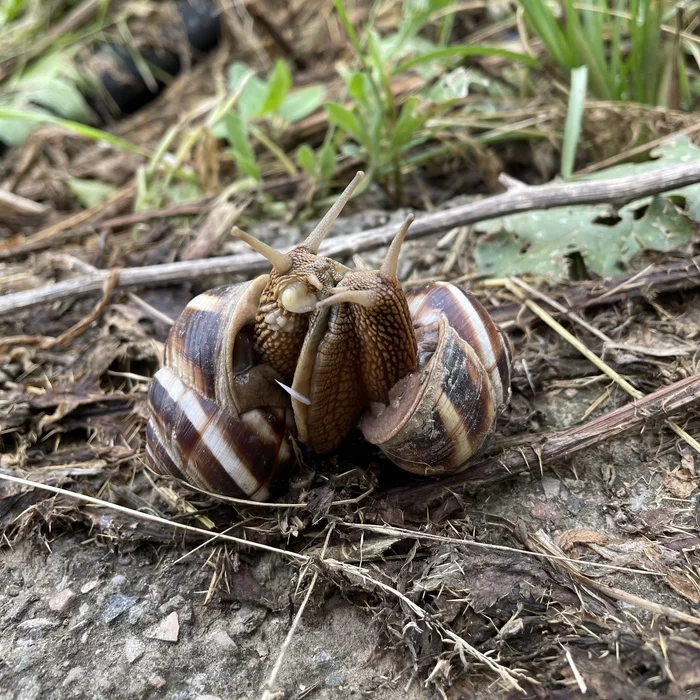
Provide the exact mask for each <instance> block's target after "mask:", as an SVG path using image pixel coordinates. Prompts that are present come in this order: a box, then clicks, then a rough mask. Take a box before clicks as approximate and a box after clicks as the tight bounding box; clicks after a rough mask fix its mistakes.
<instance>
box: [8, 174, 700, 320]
mask: <svg viewBox="0 0 700 700" xmlns="http://www.w3.org/2000/svg"><path fill="white" fill-rule="evenodd" d="M696 182H700V160H698V161H694V162H692V163H683V164H680V165H673V166H670V167H668V168H659V169H658V170H653V171H651V172H647V173H642V174H640V175H634V176H630V177H621V178H616V179H614V180H597V181H595V180H594V181H587V182H571V183H564V184H559V183H557V184H549V185H539V186H536V187H514V188H512V189H510V190H508V191H507V192H504V193H503V194H499V195H496V196H494V197H488V198H486V199H482V200H480V201H478V202H473V203H470V204H465V205H463V206H459V207H453V208H452V209H446V210H445V211H439V212H433V213H430V214H426V215H425V216H422V217H420V218H419V219H417V220H416V221H415V223H414V224H413V226H412V227H411V229H410V230H409V232H408V235H407V238H421V237H423V236H427V235H430V234H433V233H438V232H439V231H444V230H447V229H450V228H454V227H455V226H464V225H466V224H473V223H476V222H477V221H485V220H487V219H493V218H496V217H499V216H506V215H508V214H516V213H518V212H524V211H530V210H532V209H550V208H552V207H560V206H570V205H577V204H601V203H610V204H616V205H622V204H626V203H627V202H631V201H633V200H635V199H639V198H640V197H647V196H649V195H654V194H659V193H661V192H668V191H670V190H674V189H677V188H679V187H685V186H686V185H691V184H694V183H696ZM395 233H396V226H395V224H388V225H386V226H380V227H378V228H374V229H370V230H369V231H363V232H361V233H356V234H353V235H350V236H343V237H339V238H331V239H330V240H327V241H325V242H324V244H323V245H322V246H321V250H320V252H321V254H323V255H328V256H331V257H341V256H352V255H354V254H356V253H361V252H362V251H365V250H370V249H372V248H376V247H379V246H383V245H388V244H389V243H390V241H391V239H392V238H393V237H394V235H395ZM268 268H269V263H268V262H267V261H266V260H265V259H264V258H263V257H262V256H261V255H258V254H257V253H244V254H242V255H231V256H223V257H218V258H210V259H205V260H187V261H183V262H176V263H167V264H164V265H148V266H145V267H138V268H133V267H132V268H125V269H123V270H121V271H120V273H119V284H120V286H121V287H138V286H159V285H169V284H173V283H176V282H184V281H187V280H192V279H198V278H202V277H207V276H212V275H231V274H244V275H246V276H251V275H253V274H257V273H259V272H262V271H264V270H266V269H268ZM108 274H109V272H108V271H106V270H105V271H103V272H100V273H99V274H95V275H87V276H84V277H79V278H76V279H73V280H66V281H64V282H59V283H57V284H51V285H47V286H45V287H42V288H40V289H32V290H27V291H23V292H16V293H14V294H8V295H6V296H5V297H3V298H1V299H0V315H2V314H7V313H15V312H17V311H19V310H22V309H28V308H31V307H33V306H37V305H39V304H46V303H50V302H53V301H58V300H60V299H67V298H70V297H78V296H84V295H86V294H90V293H92V292H95V291H98V290H100V289H101V288H102V284H103V282H104V278H105V277H106V276H107V275H108Z"/></svg>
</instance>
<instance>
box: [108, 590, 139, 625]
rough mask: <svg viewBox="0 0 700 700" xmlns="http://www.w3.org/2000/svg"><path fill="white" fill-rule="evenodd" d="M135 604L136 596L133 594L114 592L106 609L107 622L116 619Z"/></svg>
mask: <svg viewBox="0 0 700 700" xmlns="http://www.w3.org/2000/svg"><path fill="white" fill-rule="evenodd" d="M134 605H136V598H134V597H133V596H129V595H122V594H121V593H113V594H112V597H111V598H110V599H109V605H108V606H107V610H105V614H104V619H105V622H112V621H113V620H116V619H117V618H118V617H119V616H120V615H121V614H122V613H124V612H126V611H127V610H129V609H130V608H133V607H134Z"/></svg>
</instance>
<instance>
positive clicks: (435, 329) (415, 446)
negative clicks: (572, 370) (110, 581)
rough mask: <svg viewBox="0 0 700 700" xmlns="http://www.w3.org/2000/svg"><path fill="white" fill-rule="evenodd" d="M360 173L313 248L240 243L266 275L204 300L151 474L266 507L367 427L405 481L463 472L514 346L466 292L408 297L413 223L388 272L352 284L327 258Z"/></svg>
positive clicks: (194, 304)
mask: <svg viewBox="0 0 700 700" xmlns="http://www.w3.org/2000/svg"><path fill="white" fill-rule="evenodd" d="M362 177H363V174H362V173H358V174H357V175H356V176H355V178H354V179H353V181H352V182H351V183H350V185H348V187H347V188H346V190H345V191H344V192H343V194H342V195H341V196H340V197H339V198H338V200H337V201H336V203H335V204H334V205H333V206H332V207H331V209H330V210H329V211H328V213H327V214H326V215H325V216H324V218H323V219H322V220H321V221H320V222H319V224H318V226H317V227H316V228H315V229H314V230H313V231H312V233H311V234H310V235H309V237H308V238H307V239H306V240H305V241H304V242H303V243H302V244H301V245H299V246H297V247H296V248H294V249H293V250H291V251H290V252H289V253H282V252H279V251H277V250H274V249H273V248H271V247H269V246H268V245H266V244H265V243H263V242H261V241H259V240H257V239H255V238H253V237H252V236H250V235H248V234H246V233H244V232H242V231H240V230H237V229H236V230H235V231H234V233H235V235H237V236H238V237H239V238H241V239H242V240H244V241H245V242H246V243H248V244H249V245H250V246H251V247H252V248H253V249H254V250H256V251H257V252H259V253H260V254H262V255H263V256H265V257H266V258H267V259H268V260H269V262H270V263H271V264H272V271H271V272H270V274H268V275H261V276H260V277H257V278H256V279H254V280H252V281H249V282H243V283H241V284H235V285H229V286H225V287H218V288H216V289H212V290H211V291H208V292H206V293H204V294H201V295H199V296H197V297H195V298H194V299H193V300H192V301H191V302H190V303H189V304H188V305H187V307H186V308H185V310H184V311H183V313H182V315H181V316H180V318H179V319H178V320H177V321H176V323H175V324H174V326H173V327H172V329H171V332H170V335H169V336H168V339H167V342H166V345H165V359H164V366H163V367H162V368H161V369H160V370H159V371H158V372H157V373H156V374H155V375H154V377H153V380H152V382H151V386H150V389H149V394H148V402H149V408H150V419H149V421H148V426H147V437H146V451H147V455H148V457H149V460H150V462H151V465H152V466H153V467H154V469H155V470H156V471H157V472H159V473H162V474H170V475H172V476H175V477H177V478H179V479H182V480H184V481H185V482H189V483H190V484H193V485H194V486H196V487H198V488H200V489H203V490H206V491H210V492H212V493H215V494H221V495H226V496H234V497H240V498H249V499H253V500H260V501H262V500H266V499H268V498H269V497H270V494H271V489H272V486H273V484H274V482H275V479H276V478H277V477H278V476H279V475H280V473H281V471H282V469H283V468H284V467H285V466H286V465H288V464H289V463H290V462H291V461H292V459H293V451H292V448H291V442H290V440H291V436H295V437H296V439H297V440H298V441H299V442H301V443H303V444H305V445H308V446H309V447H311V448H312V449H313V450H314V451H315V452H317V453H326V452H330V451H332V450H334V449H335V448H336V447H338V445H339V444H340V443H341V442H342V440H343V439H344V438H345V437H346V436H347V434H348V433H349V432H350V430H352V429H353V428H354V427H356V426H357V425H359V427H360V429H361V431H362V433H363V435H364V437H365V439H366V440H368V441H369V442H371V443H373V444H375V445H377V446H378V447H379V448H380V449H381V450H382V451H383V452H384V454H385V455H386V456H387V457H388V458H389V459H390V460H391V461H393V462H394V463H395V464H397V465H398V466H399V467H401V468H403V469H406V470H408V471H410V472H413V473H415V474H422V475H438V474H446V473H453V472H457V471H460V470H462V469H464V468H465V467H466V466H467V463H468V461H469V460H470V459H471V458H472V457H473V456H474V455H475V454H476V453H477V452H478V451H479V450H480V449H482V447H483V446H484V444H485V442H486V439H487V438H488V436H489V435H490V434H491V432H492V430H493V426H494V423H495V420H496V417H497V415H498V414H499V412H500V411H501V410H502V409H503V408H504V407H505V405H506V404H507V402H508V400H509V398H510V365H511V347H510V342H509V341H508V339H507V337H506V336H505V335H504V334H503V332H502V331H501V330H500V329H499V328H498V327H497V326H496V324H495V323H494V322H493V320H492V319H491V317H490V316H489V315H488V313H487V312H486V310H485V309H484V308H483V306H482V305H481V304H480V303H479V302H478V301H477V300H476V299H475V298H474V297H473V296H472V295H470V294H467V293H466V292H464V291H462V290H461V289H460V288H459V287H456V286H455V285H452V284H448V283H444V282H434V283H430V284H427V285H425V286H424V287H422V288H421V289H418V290H417V291H413V292H409V293H404V291H403V289H402V287H401V284H400V283H399V280H398V278H397V270H398V259H399V251H400V249H401V245H402V243H403V241H404V238H405V236H406V232H407V231H408V228H409V226H410V224H411V222H412V221H413V217H412V216H409V217H408V218H407V219H406V221H405V222H404V223H403V225H402V226H401V227H400V229H399V231H398V233H397V234H396V237H395V238H394V240H393V242H392V243H391V245H390V247H389V251H388V253H387V255H386V258H385V260H384V262H383V264H382V266H381V268H380V269H379V270H370V269H367V268H365V267H364V266H363V265H362V264H358V265H357V269H354V270H351V269H349V268H347V267H345V266H344V265H341V264H340V263H338V262H337V261H335V260H332V259H331V258H327V257H324V256H321V255H318V250H319V246H320V245H321V242H322V240H323V238H324V236H325V235H326V234H327V233H328V231H329V229H330V228H331V226H332V225H333V223H334V221H335V220H336V218H337V217H338V215H339V214H340V212H341V211H342V209H343V207H344V205H345V204H346V202H347V201H348V199H349V198H350V196H351V195H352V193H353V191H354V190H355V188H356V187H357V185H358V184H359V182H360V180H361V179H362Z"/></svg>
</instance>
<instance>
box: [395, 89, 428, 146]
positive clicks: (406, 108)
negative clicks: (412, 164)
mask: <svg viewBox="0 0 700 700" xmlns="http://www.w3.org/2000/svg"><path fill="white" fill-rule="evenodd" d="M424 122H425V117H424V116H423V115H422V114H420V113H419V112H418V98H417V97H415V96H412V97H409V98H408V99H407V100H406V101H405V102H404V104H403V107H402V108H401V113H400V114H399V118H398V119H397V121H396V126H395V128H394V133H393V135H392V137H391V144H390V146H389V150H390V151H391V152H392V153H396V152H397V151H400V150H401V149H402V148H403V147H404V146H405V145H406V144H407V143H408V142H409V141H410V140H411V139H412V138H413V135H414V134H415V133H416V131H418V129H420V128H421V127H422V126H423V124H424Z"/></svg>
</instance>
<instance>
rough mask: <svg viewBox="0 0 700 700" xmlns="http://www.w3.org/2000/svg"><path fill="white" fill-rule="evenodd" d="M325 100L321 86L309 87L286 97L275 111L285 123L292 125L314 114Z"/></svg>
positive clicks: (324, 90) (323, 89)
mask: <svg viewBox="0 0 700 700" xmlns="http://www.w3.org/2000/svg"><path fill="white" fill-rule="evenodd" d="M325 99H326V88H325V87H324V86H323V85H309V86H308V87H305V88H301V90H295V91H294V92H292V93H290V94H289V95H287V97H286V98H285V100H284V102H283V103H282V104H281V105H280V107H279V109H278V110H277V114H279V115H280V116H281V117H282V118H283V119H284V120H285V121H286V122H288V123H289V124H293V123H294V122H298V121H299V120H300V119H303V118H304V117H308V116H309V114H312V113H313V112H315V111H316V110H317V109H318V108H319V107H320V106H321V105H322V104H323V102H324V100H325Z"/></svg>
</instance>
